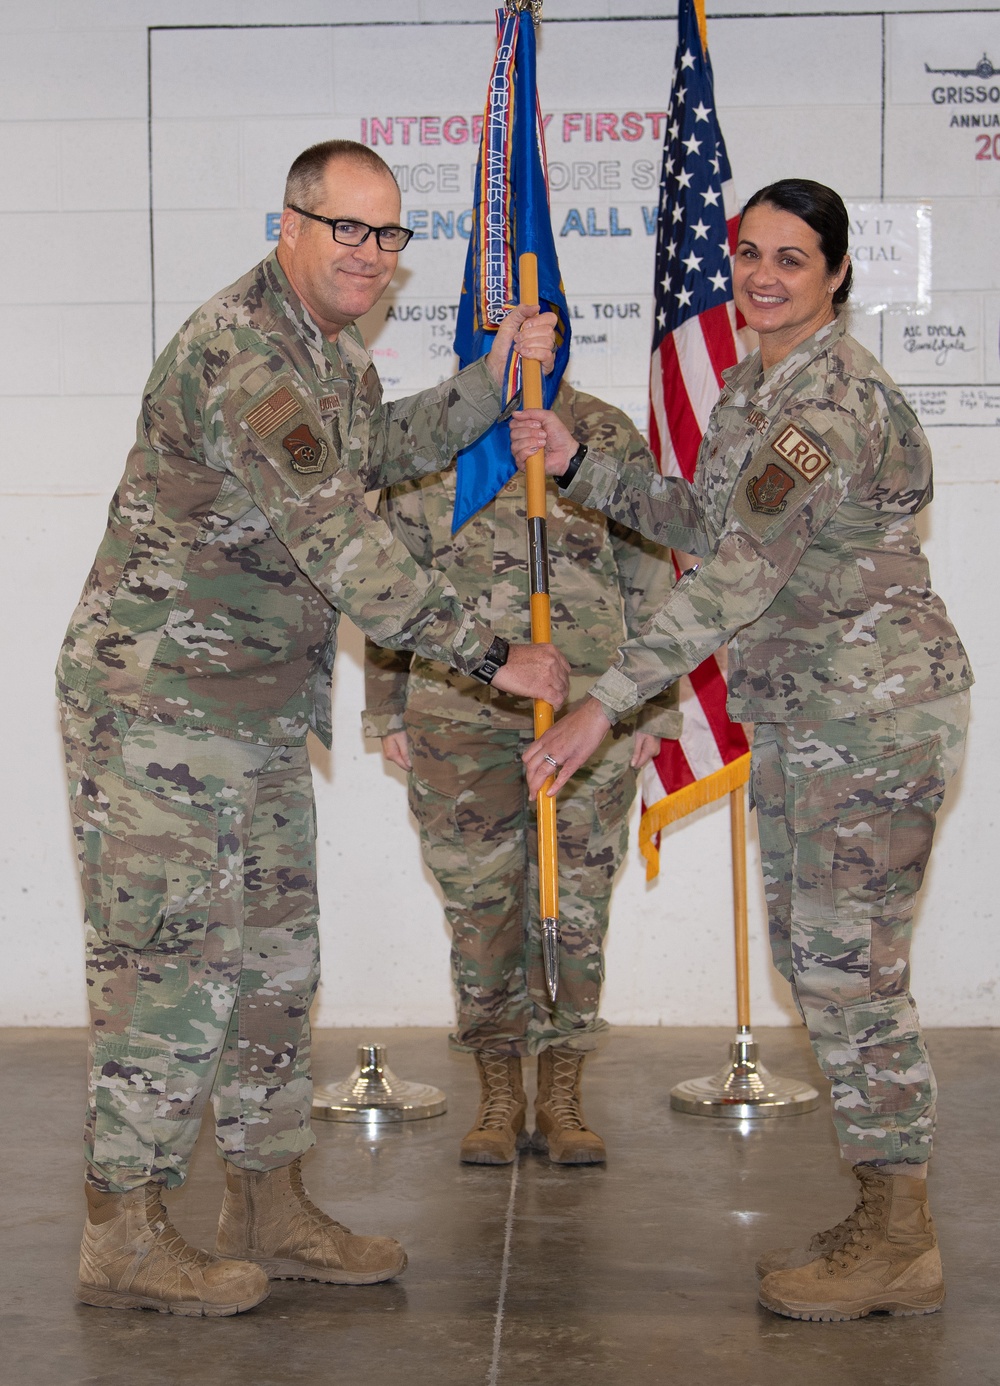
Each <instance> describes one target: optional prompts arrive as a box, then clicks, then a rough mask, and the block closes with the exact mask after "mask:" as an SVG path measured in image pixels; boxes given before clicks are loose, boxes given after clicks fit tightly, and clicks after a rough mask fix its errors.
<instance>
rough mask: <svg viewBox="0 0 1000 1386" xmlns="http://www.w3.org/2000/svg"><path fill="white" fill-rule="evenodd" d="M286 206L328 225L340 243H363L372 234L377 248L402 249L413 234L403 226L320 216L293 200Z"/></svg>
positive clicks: (303, 215)
mask: <svg viewBox="0 0 1000 1386" xmlns="http://www.w3.org/2000/svg"><path fill="white" fill-rule="evenodd" d="M288 206H289V208H290V210H291V211H293V212H298V214H299V216H300V217H308V218H309V220H310V221H321V222H322V223H323V225H324V226H329V228H330V232H331V234H332V236H333V239H334V240H335V241H337V242H338V243H339V244H340V245H364V243H365V241H366V240H367V239H368V237H369V236H371V235H374V237H375V240H376V242H377V243H378V248H379V250H402V249H403V247H404V246H405V245H407V244H408V243H409V240H410V238H411V237H412V235H413V232H412V231H410V230H409V229H408V228H407V227H405V226H369V225H368V223H367V222H365V221H351V220H350V219H349V218H347V217H320V216H317V215H316V213H315V212H307V211H306V209H305V208H304V207H296V205H295V203H294V202H289V204H288Z"/></svg>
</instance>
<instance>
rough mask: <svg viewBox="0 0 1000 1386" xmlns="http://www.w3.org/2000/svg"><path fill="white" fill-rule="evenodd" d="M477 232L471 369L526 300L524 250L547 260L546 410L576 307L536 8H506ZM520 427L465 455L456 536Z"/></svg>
mask: <svg viewBox="0 0 1000 1386" xmlns="http://www.w3.org/2000/svg"><path fill="white" fill-rule="evenodd" d="M473 212H474V215H473V227H472V236H471V239H470V241H469V253H468V255H467V257H466V261H465V278H464V280H463V282H462V297H461V300H460V302H459V307H458V321H457V325H456V328H455V353H456V355H457V356H458V359H459V364H460V365H461V366H468V365H470V364H471V363H472V362H473V361H477V360H478V359H479V358H480V357H481V356H485V355H486V353H487V352H488V351H489V350H490V347H491V346H492V343H493V333H494V332H495V331H496V329H497V327H498V326H499V324H500V323H501V322H502V321H503V318H504V314H505V313H506V312H507V310H508V309H509V308H510V307H511V305H512V304H514V303H517V302H518V300H519V285H518V274H517V261H518V256H520V255H522V254H525V253H526V252H534V254H535V255H536V256H537V257H538V293H539V298H540V299H541V306H542V309H543V311H545V310H548V311H550V312H553V313H555V314H556V315H557V317H558V319H559V324H558V327H557V329H556V364H555V370H554V371H553V372H552V373H551V375H547V376H543V383H542V391H543V396H544V402H545V407H546V408H549V407H551V405H552V401H553V400H554V399H555V395H556V390H557V389H558V388H559V381H560V380H561V379H562V375H563V371H564V370H565V369H566V362H567V360H568V359H569V344H570V325H569V309H568V307H567V304H566V295H565V293H564V292H563V286H562V280H561V278H560V275H559V264H558V261H557V259H556V247H555V240H554V238H553V235H552V222H551V219H550V216H549V192H548V178H547V175H546V170H545V137H544V133H543V128H542V119H541V112H540V110H539V106H538V93H537V89H536V84H535V30H534V25H533V22H532V19H531V15H530V14H529V13H528V12H526V11H520V12H517V13H511V14H508V13H507V12H505V11H504V10H497V50H496V57H495V58H494V60H493V70H492V72H491V73H490V84H489V90H488V92H487V96H486V112H485V115H484V119H483V137H482V143H481V144H480V146H479V163H478V166H477V169H476V195H475V205H474V208H473ZM520 375H521V372H520V361H519V359H518V358H517V356H516V354H514V353H512V354H511V360H510V361H509V362H508V370H507V378H506V380H505V383H504V405H505V406H506V405H507V403H508V402H509V401H510V399H512V398H513V397H514V395H516V393H517V392H518V390H519V389H520V388H521V379H520ZM514 471H515V467H514V463H513V461H512V460H511V455H510V430H509V428H508V427H507V424H506V423H504V422H500V421H498V422H497V423H495V424H494V425H493V427H492V428H490V429H488V430H487V431H486V433H484V434H483V436H482V437H481V438H480V439H479V440H478V441H477V442H475V443H473V444H472V446H471V447H468V448H464V449H463V450H462V451H461V452H460V453H459V454H458V469H457V490H456V495H455V510H454V514H453V516H452V533H454V532H455V531H456V530H458V529H459V528H461V526H462V525H463V524H464V523H465V521H466V520H468V519H469V518H470V517H471V516H472V515H474V514H475V513H476V512H477V511H478V510H481V509H482V507H483V506H484V505H487V504H488V503H489V502H490V501H491V500H492V499H493V497H494V496H495V495H496V494H497V492H498V491H499V490H500V488H501V486H503V484H504V483H505V482H506V481H508V480H509V479H510V477H511V476H513V474H514Z"/></svg>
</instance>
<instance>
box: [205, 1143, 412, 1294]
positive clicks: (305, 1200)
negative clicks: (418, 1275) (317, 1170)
mask: <svg viewBox="0 0 1000 1386" xmlns="http://www.w3.org/2000/svg"><path fill="white" fill-rule="evenodd" d="M215 1249H216V1251H217V1252H218V1254H219V1255H220V1256H238V1257H240V1258H241V1259H242V1260H245V1261H256V1263H257V1265H258V1266H260V1267H262V1268H263V1270H265V1271H266V1272H267V1274H268V1276H269V1277H270V1279H271V1280H320V1281H322V1282H323V1284H325V1285H374V1284H375V1283H376V1282H377V1281H379V1280H391V1279H392V1277H393V1276H394V1275H399V1274H400V1272H401V1271H403V1270H404V1269H405V1267H406V1252H405V1251H404V1250H403V1248H402V1247H401V1246H400V1244H399V1243H398V1242H397V1241H393V1239H392V1238H391V1237H360V1236H355V1234H354V1233H353V1232H351V1231H350V1230H349V1229H348V1228H346V1227H344V1226H342V1225H341V1224H340V1223H339V1222H334V1220H333V1218H330V1217H327V1215H326V1213H324V1212H323V1210H322V1209H321V1208H317V1207H316V1205H315V1203H313V1202H312V1201H311V1200H310V1198H309V1195H308V1194H307V1193H306V1191H305V1189H304V1188H303V1187H302V1169H301V1162H300V1161H299V1160H293V1161H292V1163H291V1164H290V1165H282V1167H281V1168H280V1169H268V1170H255V1169H240V1168H239V1166H237V1165H233V1164H230V1163H229V1162H228V1161H227V1162H226V1196H225V1198H224V1199H223V1202H222V1213H221V1216H220V1217H219V1235H218V1237H217V1239H216V1243H215Z"/></svg>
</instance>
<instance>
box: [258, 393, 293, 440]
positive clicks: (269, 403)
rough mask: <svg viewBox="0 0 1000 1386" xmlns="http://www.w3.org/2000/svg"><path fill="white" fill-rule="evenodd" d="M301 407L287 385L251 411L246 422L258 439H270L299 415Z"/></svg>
mask: <svg viewBox="0 0 1000 1386" xmlns="http://www.w3.org/2000/svg"><path fill="white" fill-rule="evenodd" d="M300 408H301V405H300V404H299V401H298V400H297V399H296V398H295V396H294V395H293V394H292V392H291V390H289V389H288V387H287V386H286V385H282V386H281V388H280V389H278V390H275V392H274V394H273V395H268V397H267V399H262V400H261V402H260V404H258V405H257V407H256V408H255V409H251V410H250V413H249V414H248V415H247V416H246V421H247V423H248V424H249V425H250V427H251V428H252V429H253V431H254V433H256V435H257V437H258V438H269V437H270V436H271V434H272V433H273V432H274V431H275V429H278V428H280V427H281V425H282V424H283V423H287V422H288V420H289V419H290V418H291V417H292V415H293V414H297V413H298V412H299V409H300Z"/></svg>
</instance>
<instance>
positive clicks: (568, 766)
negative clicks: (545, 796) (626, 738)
mask: <svg viewBox="0 0 1000 1386" xmlns="http://www.w3.org/2000/svg"><path fill="white" fill-rule="evenodd" d="M610 727H611V722H610V720H609V719H608V716H607V713H606V712H605V711H604V708H603V706H602V705H601V704H600V703H599V702H598V701H597V699H596V698H584V700H583V702H582V703H581V704H580V706H579V707H577V708H574V709H573V711H572V712H568V713H567V714H566V716H565V717H561V718H560V719H559V721H558V722H557V723H556V724H555V726H553V727H550V728H549V729H548V731H547V732H543V733H542V735H541V736H540V737H539V738H538V740H537V741H533V742H532V743H531V745H530V746H529V747H528V749H527V750H526V751H525V752H524V754H523V755H522V757H521V759H522V760H523V761H524V768H525V770H526V771H527V774H528V794H529V795H530V797H531V798H532V799H533V798H534V797H535V795H536V794H537V793H538V791H539V790H540V789H541V787H542V785H543V784H544V783H545V781H546V780H547V779H548V778H549V776H550V775H555V779H554V780H553V782H552V784H551V786H550V787H549V791H548V792H549V794H550V795H552V794H558V793H559V791H560V789H562V787H563V785H564V784H565V783H566V781H567V780H568V779H570V778H571V777H572V776H573V775H575V774H576V772H577V771H578V770H579V768H580V766H581V765H583V764H584V763H585V762H586V761H588V760H589V759H590V757H591V756H592V755H593V754H594V752H595V751H596V750H597V748H598V746H599V745H600V744H601V742H602V741H603V740H604V738H605V737H606V736H607V734H608V731H609V730H610Z"/></svg>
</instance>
